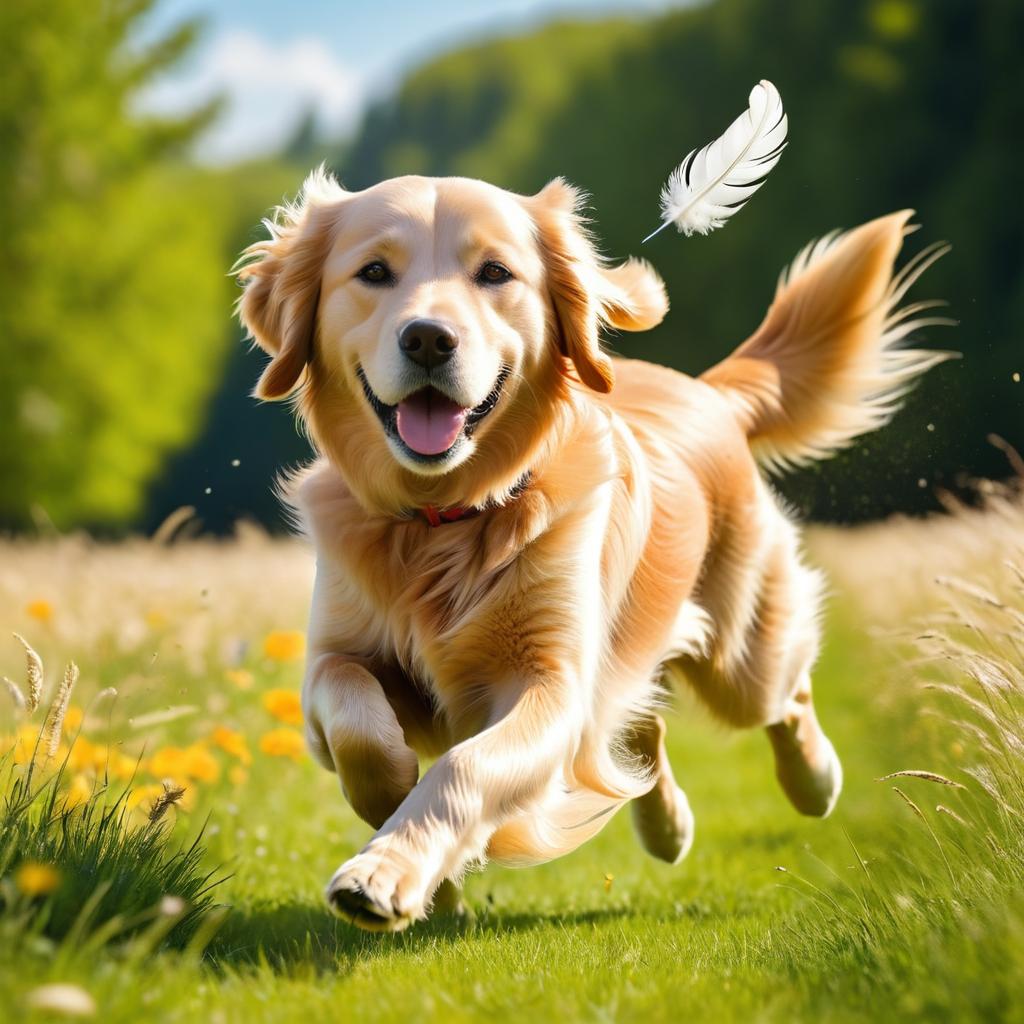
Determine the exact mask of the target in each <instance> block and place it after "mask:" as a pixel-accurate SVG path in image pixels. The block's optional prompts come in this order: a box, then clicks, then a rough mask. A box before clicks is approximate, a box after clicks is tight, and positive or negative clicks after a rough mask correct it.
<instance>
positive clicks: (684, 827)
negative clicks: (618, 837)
mask: <svg viewBox="0 0 1024 1024" xmlns="http://www.w3.org/2000/svg"><path fill="white" fill-rule="evenodd" d="M665 731H666V729H665V721H664V719H663V718H662V717H661V716H660V715H653V716H652V717H651V718H649V719H647V720H646V721H645V722H644V723H643V724H642V725H640V726H639V727H638V728H637V729H636V731H634V733H633V734H632V736H631V737H630V739H629V747H630V749H631V750H632V751H633V752H634V753H637V754H639V755H640V756H642V757H643V758H644V759H645V760H646V761H647V762H648V763H649V764H650V765H651V766H652V768H653V771H654V775H655V782H654V785H653V786H652V787H651V789H650V791H649V792H647V793H645V794H644V795H643V796H641V797H637V798H636V799H635V800H633V801H631V802H630V805H629V806H630V812H631V814H632V816H633V827H634V828H635V829H636V834H637V836H638V837H639V839H640V843H641V844H642V845H643V848H644V849H645V850H646V851H647V852H648V853H649V854H650V855H651V856H652V857H657V858H658V859H659V860H664V861H668V863H669V864H678V863H679V861H681V860H682V859H683V858H684V857H685V856H686V855H687V853H689V851H690V847H691V846H692V845H693V833H694V821H693V812H692V811H691V810H690V802H689V800H687V799H686V794H685V793H684V792H683V791H682V790H681V789H680V788H679V786H678V785H676V780H675V778H674V777H673V775H672V765H671V764H670V763H669V760H668V753H667V751H666V750H665Z"/></svg>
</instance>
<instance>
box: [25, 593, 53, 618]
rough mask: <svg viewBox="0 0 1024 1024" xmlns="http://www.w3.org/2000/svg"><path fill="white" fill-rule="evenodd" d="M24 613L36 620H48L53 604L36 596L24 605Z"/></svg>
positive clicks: (51, 615) (50, 616)
mask: <svg viewBox="0 0 1024 1024" xmlns="http://www.w3.org/2000/svg"><path fill="white" fill-rule="evenodd" d="M25 614H26V615H28V616H29V617H30V618H33V619H35V620H36V622H49V621H50V619H52V618H53V605H52V604H50V602H49V601H47V600H46V599H45V598H42V597H37V598H36V599H35V600H34V601H29V603H28V604H27V605H25Z"/></svg>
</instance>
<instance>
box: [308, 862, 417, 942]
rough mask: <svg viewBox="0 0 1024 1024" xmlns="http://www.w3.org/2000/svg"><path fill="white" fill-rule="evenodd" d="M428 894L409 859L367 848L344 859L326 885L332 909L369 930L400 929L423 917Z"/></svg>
mask: <svg viewBox="0 0 1024 1024" xmlns="http://www.w3.org/2000/svg"><path fill="white" fill-rule="evenodd" d="M428 896H429V893H428V892H427V891H426V885H425V883H424V880H423V878H422V876H421V874H420V872H419V870H418V869H417V868H416V865H415V864H413V863H412V862H411V861H410V860H408V858H406V857H404V856H402V855H401V854H399V853H395V852H391V851H388V850H381V851H379V852H378V851H375V850H374V849H373V847H372V846H371V847H369V848H367V849H366V850H364V851H363V852H362V853H360V854H357V855H356V856H355V857H353V858H352V859H351V860H349V861H346V862H345V863H344V864H342V866H341V867H340V868H338V870H337V871H336V872H335V873H334V877H333V878H332V879H331V880H330V882H329V883H328V885H327V891H326V897H327V903H328V905H329V906H330V908H331V910H332V911H333V912H334V913H335V914H337V915H338V917H340V918H342V919H343V920H345V921H348V922H349V923H350V924H354V925H356V926H357V927H359V928H363V929H365V930H366V931H371V932H399V931H402V929H403V928H408V927H409V925H410V924H412V922H413V921H417V920H420V919H421V918H423V917H425V916H426V901H427V898H428Z"/></svg>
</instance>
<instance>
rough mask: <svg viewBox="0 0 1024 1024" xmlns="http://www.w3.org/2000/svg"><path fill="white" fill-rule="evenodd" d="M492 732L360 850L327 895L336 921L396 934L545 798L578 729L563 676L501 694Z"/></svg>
mask: <svg viewBox="0 0 1024 1024" xmlns="http://www.w3.org/2000/svg"><path fill="white" fill-rule="evenodd" d="M503 695H504V698H505V699H504V701H503V706H501V707H498V708H496V710H495V713H494V714H493V715H492V720H491V724H490V725H489V726H488V727H487V728H486V729H484V730H483V731H482V732H480V733H478V734H477V735H476V736H473V737H472V738H470V739H468V740H466V741H465V742H463V743H460V744H458V745H457V746H455V747H453V748H452V749H451V750H450V751H448V753H446V754H445V755H444V756H443V757H441V758H440V759H439V760H438V761H437V762H436V764H435V765H434V766H433V767H432V768H431V769H430V771H429V772H427V774H426V775H425V776H424V777H423V779H422V780H421V782H420V783H419V785H417V786H416V788H415V789H414V790H413V791H412V792H411V793H410V794H409V796H408V797H407V798H406V799H405V800H404V801H403V803H402V804H401V806H400V807H399V808H398V810H397V811H395V813H394V814H393V815H392V816H391V817H390V818H389V819H388V820H387V821H386V822H385V823H384V826H383V827H382V828H381V829H380V831H379V832H378V833H377V834H376V835H375V836H374V837H373V839H371V840H370V842H369V843H368V844H367V845H366V847H365V848H364V849H363V850H362V851H361V852H360V853H359V854H357V855H356V856H355V857H353V858H352V859H351V860H349V861H347V862H346V863H345V864H343V865H342V866H341V867H340V868H339V869H338V871H337V872H336V874H335V875H334V877H333V878H332V879H331V882H330V884H329V885H328V887H327V899H328V902H329V903H330V905H331V907H332V908H333V909H334V910H335V912H336V913H338V914H339V915H340V916H341V917H344V918H345V919H346V920H348V921H351V922H352V923H354V924H357V925H359V926H360V927H362V928H367V929H371V930H377V931H397V930H399V929H401V928H404V927H405V926H406V925H408V924H409V923H410V922H412V921H414V920H416V919H418V918H422V917H424V916H425V915H426V912H427V908H428V906H429V903H430V900H431V897H432V896H433V894H434V891H435V890H436V888H437V886H438V884H439V883H440V882H441V881H442V880H443V879H447V878H451V877H453V876H457V875H458V874H459V873H460V872H461V871H462V869H463V868H464V867H465V865H466V864H467V863H469V862H471V861H473V860H476V859H478V858H480V857H482V856H483V853H484V850H485V848H486V845H487V840H488V838H489V837H490V835H491V834H492V833H493V832H494V830H495V829H496V828H497V827H498V826H499V825H500V824H501V823H502V822H503V821H505V820H507V819H508V818H509V817H510V816H511V815H513V814H515V813H516V812H521V811H522V810H523V809H524V808H525V807H527V806H528V805H529V804H530V803H531V802H532V801H533V800H535V799H536V798H537V797H538V796H539V795H541V794H542V793H543V792H544V790H545V789H546V787H547V786H548V785H549V784H550V782H551V779H552V778H553V776H554V775H555V773H556V772H557V771H558V769H559V768H560V767H561V765H562V764H564V762H565V760H566V759H567V758H568V757H569V756H570V755H571V753H572V751H573V749H574V747H575V744H576V742H577V740H578V737H579V734H580V729H581V725H582V717H583V716H582V713H581V708H580V702H579V687H576V686H574V685H573V683H572V680H570V679H568V678H549V679H543V680H535V681H532V682H531V683H529V684H525V685H524V684H520V685H514V686H510V687H508V688H506V689H505V690H504V691H503Z"/></svg>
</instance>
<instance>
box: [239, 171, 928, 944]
mask: <svg viewBox="0 0 1024 1024" xmlns="http://www.w3.org/2000/svg"><path fill="white" fill-rule="evenodd" d="M908 217H909V212H903V213H896V214H892V215H891V216H888V217H883V218H881V219H879V220H876V221H872V222H871V223H869V224H866V225H864V226H863V227H860V228H857V229H856V230H854V231H851V232H849V233H848V234H843V235H832V236H829V237H828V238H826V239H823V240H822V241H820V242H818V243H816V244H814V245H811V246H809V247H808V248H806V249H805V250H804V251H803V252H802V253H801V254H800V255H799V256H798V257H797V259H796V261H795V262H794V264H793V265H792V266H791V267H790V268H789V270H788V271H787V272H786V273H785V274H783V276H782V278H781V280H780V283H779V287H778V291H777V294H776V297H775V300H774V302H773V304H772V306H771V308H770V309H769V311H768V314H767V316H766V318H765V320H764V323H763V324H762V325H761V326H760V327H759V328H758V330H757V331H756V332H755V333H754V334H753V336H752V337H751V338H749V339H748V340H747V341H746V342H745V343H744V344H743V345H742V346H741V347H740V348H739V349H738V350H737V351H736V352H735V353H734V354H733V355H732V356H730V357H729V358H728V359H726V360H725V361H724V362H722V363H720V364H719V365H717V366H715V367H714V368H713V369H711V370H709V371H707V372H706V373H704V374H702V375H701V376H700V377H698V378H696V379H693V378H691V377H688V376H685V375H684V374H682V373H677V372H675V371H673V370H669V369H666V368H663V367H660V366H654V365H650V364H648V363H644V362H639V361H635V360H627V359H618V358H612V357H610V356H609V355H607V354H606V353H605V352H604V351H602V348H601V344H600V333H601V330H602V328H604V327H612V328H617V329H619V330H625V331H642V330H646V329H648V328H651V327H653V326H655V325H656V324H657V323H659V322H660V321H661V319H662V318H663V317H664V315H665V312H666V309H667V300H666V297H665V292H664V287H663V285H662V282H661V280H660V279H659V277H658V276H657V274H656V273H655V272H654V271H653V270H652V269H651V267H650V266H649V265H648V264H646V263H644V262H642V261H638V260H627V261H626V262H625V263H622V264H620V265H619V266H611V265H609V264H608V263H607V262H606V261H605V260H603V259H602V258H601V257H600V256H599V255H598V254H597V252H596V250H595V247H594V244H593V242H592V241H591V239H590V237H589V235H588V234H587V232H586V230H585V228H584V224H583V220H582V217H581V213H580V195H579V193H578V192H577V191H576V190H575V189H574V188H572V187H571V186H570V185H568V184H566V183H565V182H564V181H562V180H560V179H558V180H555V181H552V182H551V183H550V184H549V185H547V187H545V188H544V189H543V190H542V191H541V192H539V193H538V194H537V195H534V196H521V195H514V194H511V193H509V192H506V191H503V190H501V189H499V188H496V187H494V186H492V185H488V184H485V183H483V182H480V181H472V180H468V179H461V178H424V177H403V178H397V179H394V180H390V181H385V182H382V183H381V184H379V185H376V186H374V187H373V188H369V189H366V190H365V191H362V192H355V193H350V192H347V191H345V190H344V189H343V188H342V187H341V186H340V185H339V184H338V183H337V182H336V181H334V180H333V179H332V178H331V177H330V176H328V175H327V174H325V173H324V172H323V171H318V172H316V173H314V174H313V175H311V176H310V178H309V179H308V180H307V182H306V184H305V186H304V188H303V190H302V193H301V195H300V197H299V199H298V201H297V202H296V203H295V204H294V205H291V206H287V207H285V208H283V209H281V210H279V211H278V215H277V217H276V219H275V220H274V221H273V222H268V228H269V237H268V238H267V239H266V240H264V241H260V242H257V243H256V244H254V245H252V246H250V247H249V248H248V249H247V250H246V253H245V254H244V256H243V259H242V261H241V262H240V268H241V269H240V271H239V274H240V279H241V281H242V283H243V285H244V291H243V293H242V295H241V298H240V300H239V312H240V317H241V319H242V321H243V323H244V325H245V327H246V328H247V329H248V331H249V332H250V333H251V335H252V337H253V338H254V339H255V341H256V342H257V343H258V344H259V345H260V346H261V347H262V348H263V349H265V350H266V352H267V353H269V355H270V356H271V360H270V363H269V364H268V365H267V367H266V369H265V371H264V372H263V375H262V376H261V378H260V380H259V383H258V385H257V387H256V392H255V393H256V395H257V396H259V397H260V398H263V399H268V400H269V399H280V398H284V397H286V396H289V395H292V396H294V397H295V399H296V401H297V407H298V409H299V411H300V413H301V416H302V418H303V419H304V421H305V423H306V426H307V428H308V430H309V433H310V436H311V437H312V439H313V441H314V443H315V446H316V449H317V450H318V452H319V453H320V457H319V459H318V460H317V461H316V462H315V463H314V464H313V465H312V466H310V467H308V468H307V469H305V470H303V471H302V472H301V473H300V474H298V475H297V476H296V477H295V479H294V480H293V481H292V482H291V487H290V500H291V501H292V502H293V503H294V505H295V507H296V508H297V509H298V510H299V513H300V515H301V517H302V520H303V522H304V524H305V526H306V528H307V530H308V533H309V535H310V536H311V538H312V540H313V543H314V544H315V547H316V553H317V578H316V585H315V591H314V596H313V608H312V615H311V622H310V628H309V661H308V665H307V669H306V676H305V683H304V687H303V707H304V711H305V718H306V730H307V736H308V741H309V745H310V747H311V749H312V751H313V754H314V755H315V757H316V758H317V760H318V761H320V762H321V763H322V764H323V765H324V766H325V767H326V768H328V769H330V770H331V771H334V772H337V774H338V776H339V777H340V779H341V786H342V789H343V791H344V793H345V796H346V798H347V799H348V801H349V803H350V804H351V805H352V807H353V808H354V809H355V811H356V813H357V814H359V815H360V817H362V818H363V819H364V820H365V821H367V822H368V823H369V824H370V825H371V826H372V827H373V828H375V829H376V830H377V831H376V833H375V834H374V835H373V837H372V838H371V839H370V841H369V842H368V843H367V845H366V846H365V847H364V848H363V850H362V851H361V852H360V853H358V854H357V855H356V856H354V857H352V858H351V859H350V860H348V861H346V862H345V863H344V864H342V865H341V867H340V868H339V869H338V871H337V873H336V874H335V875H334V877H333V878H332V879H331V881H330V884H329V886H328V888H327V899H328V901H329V904H330V905H331V907H332V908H333V909H334V911H335V912H336V913H338V914H339V915H341V916H342V917H344V918H346V919H347V920H349V921H351V922H353V923H354V924H357V925H359V926H360V927H363V928H368V929H377V930H397V929H400V928H403V927H405V926H406V925H408V924H409V923H410V922H411V921H415V920H417V919H419V918H422V917H424V916H425V915H426V914H427V912H428V910H429V909H430V908H431V906H435V907H436V906H438V905H439V904H441V903H442V902H443V903H445V904H447V905H448V906H452V905H453V904H454V903H455V902H456V901H457V898H458V890H457V888H456V886H457V884H458V881H459V879H460V877H461V875H462V874H463V872H464V871H465V870H466V868H467V866H469V865H472V864H478V863H481V862H483V861H485V860H487V859H490V860H495V861H499V862H503V863H508V864H513V865H525V864H531V863H537V862H540V861H544V860H548V859H550V858H552V857H558V856H560V855H562V854H564V853H567V852H569V851H570V850H573V849H575V848H576V847H577V846H579V845H580V844H581V843H583V842H584V841H585V840H587V839H588V838H590V837H591V836H593V835H594V834H595V833H596V832H597V831H598V830H599V829H600V828H601V827H602V826H603V825H604V824H605V823H606V822H607V821H608V820H609V818H610V816H611V814H612V813H613V812H614V811H615V810H617V809H618V808H620V807H622V806H623V805H624V804H626V803H629V804H630V806H631V808H632V813H633V819H634V823H635V826H636V830H637V832H638V834H639V838H640V842H641V843H642V844H643V845H644V847H645V848H646V849H647V850H648V851H649V852H650V853H651V854H653V855H654V856H656V857H660V858H662V859H664V860H666V861H669V862H675V861H678V860H679V859H681V858H682V857H683V856H684V855H685V854H686V852H687V850H688V849H689V847H690V844H691V842H692V839H693V816H692V814H691V812H690V808H689V804H688V803H687V799H686V796H685V795H684V793H683V791H682V790H681V789H680V788H679V787H678V786H677V785H676V783H675V780H674V779H673V776H672V768H671V766H670V764H669V762H668V759H667V757H666V754H665V744H664V734H665V723H664V721H663V720H662V718H661V717H659V715H658V714H657V708H658V706H659V704H661V702H662V701H663V700H664V699H665V696H666V692H667V689H668V683H669V682H670V681H671V680H676V679H678V680H680V681H683V680H685V684H686V685H689V686H691V687H692V688H693V690H694V691H695V692H696V693H697V695H698V696H699V697H700V698H701V699H702V700H703V702H704V703H705V704H706V705H707V706H708V708H710V709H711V711H712V712H713V713H714V714H715V715H716V716H717V717H718V718H720V719H721V720H723V721H724V722H726V723H728V724H730V725H733V726H743V727H749V726H764V727H766V729H767V733H768V737H769V739H770V740H771V746H772V748H773V751H774V755H775V771H776V775H777V777H778V780H779V782H780V783H781V785H782V788H783V790H784V791H785V793H786V795H787V796H788V798H789V799H790V801H791V802H792V803H793V805H794V806H795V807H796V809H797V810H798V811H800V812H802V813H804V814H812V815H826V814H828V813H829V811H830V810H831V809H832V807H833V805H834V803H835V801H836V797H837V796H838V794H839V790H840V786H841V780H842V774H841V770H840V764H839V760H838V759H837V757H836V754H835V751H834V750H833V748H832V745H831V743H830V742H829V741H828V739H827V738H826V736H825V734H824V733H823V732H822V730H821V728H820V726H819V724H818V722H817V719H816V718H815V713H814V706H813V704H812V701H811V676H810V673H811V667H812V665H813V663H814V660H815V655H816V653H817V649H818V634H819V627H818V616H819V610H820V605H821V591H822V586H821V580H820V578H819V576H818V574H817V573H816V572H815V571H813V570H812V569H809V568H808V567H807V566H806V565H804V563H803V562H802V560H801V557H800V551H799V541H798V535H797V530H796V528H795V526H794V525H793V523H792V521H791V519H790V517H789V516H788V515H787V513H786V511H785V510H784V508H783V507H782V505H781V504H780V502H779V500H778V498H777V497H776V495H775V494H774V493H773V491H772V489H771V487H770V486H769V484H768V483H767V482H766V480H765V476H764V474H763V472H762V467H770V468H775V469H778V468H780V467H786V466H789V465H793V464H797V463H802V462H804V461H806V460H809V459H814V458H820V457H824V456H827V455H828V454H829V453H831V452H833V451H835V450H836V449H838V448H840V447H842V446H844V445H846V444H848V443H849V442H850V441H851V440H852V439H853V438H854V437H856V436H857V435H859V434H861V433H863V432H864V431H867V430H870V429H873V428H875V427H877V426H879V425H881V424H882V423H883V422H884V421H885V420H886V419H887V418H888V417H889V416H890V414H891V413H892V411H893V409H894V408H895V405H896V403H897V399H898V398H899V396H900V395H901V394H902V392H903V391H904V390H905V389H906V387H907V386H908V385H909V384H910V382H911V380H912V378H913V377H914V376H915V375H917V374H919V373H921V372H923V371H924V370H926V369H927V368H928V367H930V366H932V365H934V364H935V363H936V362H938V361H939V360H940V359H942V358H943V355H942V354H941V353H935V352H926V351H911V350H907V349H905V348H899V347H898V343H899V342H900V341H901V340H902V339H904V338H905V337H906V335H907V334H908V332H909V331H910V330H912V329H913V328H915V327H917V326H920V325H921V324H923V323H929V322H935V321H934V320H933V319H932V318H921V317H919V316H917V313H918V311H919V310H920V309H922V308H924V305H926V304H918V305H917V306H911V307H907V308H904V309H899V308H897V307H898V304H899V301H900V300H901V298H902V297H903V295H904V293H905V292H906V290H907V288H908V287H909V286H910V284H912V283H913V281H914V280H915V279H916V278H917V277H918V276H919V274H920V273H921V272H922V271H923V270H924V269H925V268H926V267H927V265H928V264H929V263H930V262H932V260H934V259H935V258H937V256H939V255H941V250H940V249H939V248H937V247H933V248H930V249H927V250H925V251H924V252H923V253H922V254H921V256H920V257H919V258H918V259H917V260H915V261H912V262H911V263H910V264H909V265H908V266H907V267H906V268H905V269H904V270H903V272H902V273H901V274H899V275H896V276H894V275H893V262H894V259H895V257H896V254H897V252H898V250H899V249H900V245H901V242H902V239H903V237H904V235H905V234H907V233H908V230H909V229H908V227H907V223H908ZM268 582H269V581H268ZM270 585H272V582H270ZM421 757H427V758H436V760H435V761H434V763H433V764H432V766H431V767H430V769H429V770H428V771H427V772H426V773H425V774H424V775H423V777H422V778H419V761H420V758H421Z"/></svg>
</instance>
